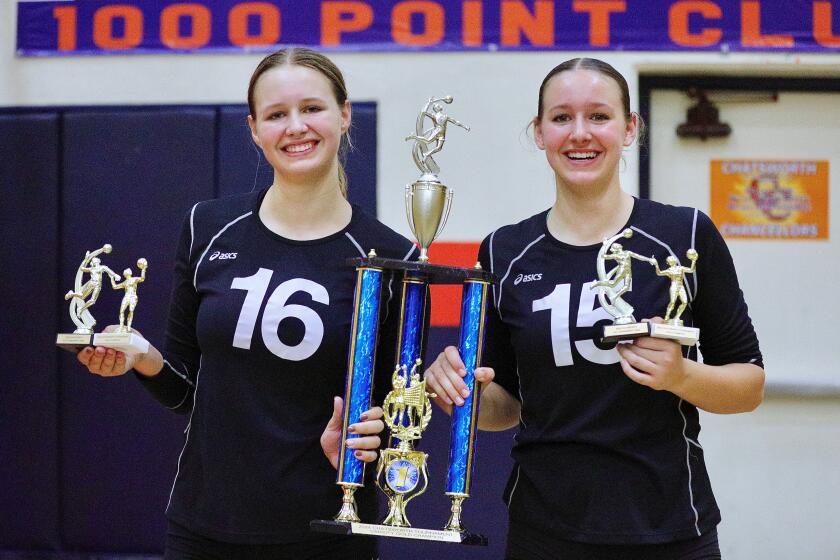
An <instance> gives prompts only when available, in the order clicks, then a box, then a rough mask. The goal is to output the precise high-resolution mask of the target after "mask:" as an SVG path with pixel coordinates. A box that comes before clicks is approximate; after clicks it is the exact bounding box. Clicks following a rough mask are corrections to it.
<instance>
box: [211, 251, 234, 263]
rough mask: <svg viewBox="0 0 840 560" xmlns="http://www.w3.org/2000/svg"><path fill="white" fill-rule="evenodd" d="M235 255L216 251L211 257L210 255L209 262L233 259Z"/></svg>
mask: <svg viewBox="0 0 840 560" xmlns="http://www.w3.org/2000/svg"><path fill="white" fill-rule="evenodd" d="M235 258H236V253H222V252H221V251H216V252H215V253H213V254H212V255H210V260H211V261H214V260H216V259H219V260H220V261H221V260H225V259H235Z"/></svg>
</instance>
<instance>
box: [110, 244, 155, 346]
mask: <svg viewBox="0 0 840 560" xmlns="http://www.w3.org/2000/svg"><path fill="white" fill-rule="evenodd" d="M148 266H149V263H148V261H146V259H143V258H140V259H137V268H139V269H140V276H134V275H133V274H132V272H131V269H130V268H126V269H125V270H124V271H123V276H124V277H125V280H123V281H122V282H120V283H119V284H117V283H116V282H115V281H114V277H113V276H112V277H111V287H112V288H114V289H115V290H125V295H124V296H123V298H122V302H121V303H120V326H119V327H118V328H117V332H120V333H128V332H131V322H132V321H133V320H134V308H135V307H137V287H138V286H139V285H140V284H141V283H142V282H145V281H146V268H147V267H148ZM126 310H127V311H128V317H126V313H125V312H126Z"/></svg>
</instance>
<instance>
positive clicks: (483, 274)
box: [346, 257, 493, 284]
mask: <svg viewBox="0 0 840 560" xmlns="http://www.w3.org/2000/svg"><path fill="white" fill-rule="evenodd" d="M346 262H347V264H348V265H350V266H354V267H357V268H358V267H363V266H369V267H374V268H382V269H385V270H402V271H403V273H404V274H407V275H411V276H415V277H418V278H421V279H423V280H424V281H426V282H428V283H429V284H463V283H464V281H466V280H483V281H485V282H492V281H493V275H492V274H491V273H490V272H489V271H487V270H482V269H480V268H464V267H461V266H445V265H441V264H431V263H427V262H426V263H423V262H419V261H401V260H399V259H385V258H382V257H353V258H350V259H347V261H346Z"/></svg>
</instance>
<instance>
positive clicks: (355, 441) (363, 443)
mask: <svg viewBox="0 0 840 560" xmlns="http://www.w3.org/2000/svg"><path fill="white" fill-rule="evenodd" d="M381 443H382V440H381V439H380V438H379V436H362V437H355V438H348V439H347V447H349V448H351V449H357V450H362V451H364V450H369V449H379V445H380V444H381Z"/></svg>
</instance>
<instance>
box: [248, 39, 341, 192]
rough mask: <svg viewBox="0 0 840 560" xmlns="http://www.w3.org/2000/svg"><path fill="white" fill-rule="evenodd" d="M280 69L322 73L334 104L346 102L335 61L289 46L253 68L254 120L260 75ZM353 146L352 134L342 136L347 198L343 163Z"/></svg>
mask: <svg viewBox="0 0 840 560" xmlns="http://www.w3.org/2000/svg"><path fill="white" fill-rule="evenodd" d="M280 66H303V67H305V68H311V69H312V70H315V71H316V72H319V73H320V74H322V75H323V76H324V77H325V78H327V80H328V81H329V82H330V86H331V87H332V91H333V95H335V101H336V103H338V106H339V108H341V107H343V106H344V103H345V102H346V101H347V97H348V96H347V85H346V84H345V83H344V76H343V75H342V74H341V70H339V69H338V66H336V65H335V63H333V61H332V60H330V59H329V58H327V57H326V56H324V55H323V54H321V53H319V52H316V51H313V50H312V49H306V48H301V47H290V48H286V49H280V50H279V51H277V52H273V53H271V54H270V55H268V56H266V57H265V58H263V59H262V60H261V61H260V63H259V64H258V65H257V67H256V68H255V69H254V73H253V74H251V81H250V82H249V83H248V112H249V113H250V115H251V118H253V119H256V118H257V114H256V108H255V106H254V90H255V89H256V87H257V82H258V81H259V79H260V76H262V75H263V74H265V73H266V72H267V71H269V70H271V69H272V68H277V67H280ZM350 145H351V144H350V135H349V132H345V133H344V134H342V135H341V145H340V147H339V149H338V155H339V162H338V186H339V188H340V189H341V194H342V195H343V196H344V197H345V198H347V174H346V173H345V172H344V166H343V165H342V161H343V160H344V157H345V155H346V153H347V149H348V147H349V146H350Z"/></svg>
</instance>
